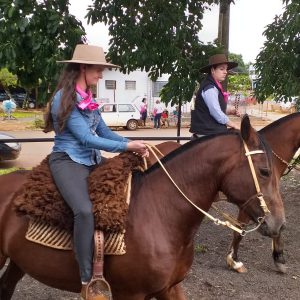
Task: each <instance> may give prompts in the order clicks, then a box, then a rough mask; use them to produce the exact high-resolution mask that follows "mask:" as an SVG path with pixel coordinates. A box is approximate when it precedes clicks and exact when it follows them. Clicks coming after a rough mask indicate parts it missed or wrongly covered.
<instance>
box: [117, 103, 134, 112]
mask: <svg viewBox="0 0 300 300" xmlns="http://www.w3.org/2000/svg"><path fill="white" fill-rule="evenodd" d="M119 112H135V109H134V107H133V106H132V105H131V104H119Z"/></svg>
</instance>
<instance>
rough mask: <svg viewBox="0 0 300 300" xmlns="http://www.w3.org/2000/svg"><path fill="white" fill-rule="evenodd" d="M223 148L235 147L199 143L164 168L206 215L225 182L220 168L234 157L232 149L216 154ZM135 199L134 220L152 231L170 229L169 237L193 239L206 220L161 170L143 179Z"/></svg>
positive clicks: (170, 161)
mask: <svg viewBox="0 0 300 300" xmlns="http://www.w3.org/2000/svg"><path fill="white" fill-rule="evenodd" d="M224 144H226V145H230V144H231V145H232V143H231V142H228V143H224V142H221V141H220V143H219V144H218V143H212V142H204V143H198V144H197V145H194V146H193V147H191V148H189V149H186V150H185V151H184V152H181V153H180V154H178V155H176V156H175V157H173V158H172V159H170V160H169V161H167V162H166V163H165V164H164V165H165V167H166V169H167V170H168V172H169V173H170V175H171V176H172V178H173V179H174V181H175V182H176V184H177V185H178V186H179V187H180V189H181V190H182V191H183V192H184V194H185V195H187V197H188V198H189V199H190V200H191V201H192V202H193V203H195V204H196V205H197V206H199V207H200V208H201V209H203V210H205V211H208V210H209V208H210V206H211V204H212V202H213V201H214V199H215V196H216V194H217V191H218V186H219V184H220V182H221V181H222V176H223V175H222V173H221V172H220V167H221V166H224V164H225V163H226V161H227V160H228V158H229V157H230V156H231V155H232V147H231V146H230V149H228V150H227V151H225V150H224V151H222V152H220V151H217V149H220V147H223V146H221V145H224ZM227 148H229V146H227ZM212 153H214V155H212ZM221 169H222V170H223V171H224V170H225V168H221ZM134 197H135V205H134V208H133V209H132V210H131V212H132V214H134V215H135V216H134V218H138V219H140V222H144V221H145V220H146V221H147V223H148V224H152V225H151V226H153V229H155V228H157V226H158V224H160V225H161V227H164V228H167V232H168V234H169V231H174V232H176V236H177V237H179V236H182V237H183V238H185V239H186V238H187V239H191V238H193V236H194V234H195V233H196V231H197V229H198V227H199V225H200V223H201V221H202V219H203V214H202V213H201V212H199V211H198V210H197V209H196V208H195V207H193V206H192V205H191V204H190V203H189V202H188V201H187V200H186V199H185V198H184V197H183V196H182V195H181V194H180V192H179V191H178V190H177V189H176V187H175V186H174V185H173V183H172V182H171V180H170V179H169V178H168V177H167V175H166V174H165V173H164V171H163V170H162V168H156V169H155V170H153V171H152V172H149V174H146V175H145V176H144V178H143V179H142V180H141V182H140V183H139V188H138V190H136V194H135V196H134ZM149 212H151V213H150V216H149ZM155 230H156V229H155Z"/></svg>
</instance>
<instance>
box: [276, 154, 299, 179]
mask: <svg viewBox="0 0 300 300" xmlns="http://www.w3.org/2000/svg"><path fill="white" fill-rule="evenodd" d="M272 153H273V155H274V156H275V157H277V158H278V159H279V160H280V161H281V162H282V163H283V164H285V165H286V167H287V170H286V172H284V174H283V176H286V175H287V174H289V173H290V172H291V171H292V170H293V169H295V170H297V171H299V172H300V167H298V164H300V154H299V155H298V156H297V157H296V158H295V159H293V162H292V163H291V164H290V163H288V162H287V161H286V160H284V159H283V158H282V157H280V156H279V155H278V154H277V153H276V152H275V151H273V150H272Z"/></svg>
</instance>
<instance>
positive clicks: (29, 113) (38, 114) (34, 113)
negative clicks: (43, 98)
mask: <svg viewBox="0 0 300 300" xmlns="http://www.w3.org/2000/svg"><path fill="white" fill-rule="evenodd" d="M4 116H5V113H4V112H3V111H2V112H0V117H2V118H3V117H4ZM12 116H14V117H15V118H17V119H24V118H41V119H42V118H43V112H42V111H40V110H16V111H14V112H13V113H12Z"/></svg>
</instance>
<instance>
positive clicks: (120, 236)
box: [25, 219, 126, 255]
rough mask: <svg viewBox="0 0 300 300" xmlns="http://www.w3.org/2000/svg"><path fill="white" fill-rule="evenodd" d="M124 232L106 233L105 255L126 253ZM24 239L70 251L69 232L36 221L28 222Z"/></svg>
mask: <svg viewBox="0 0 300 300" xmlns="http://www.w3.org/2000/svg"><path fill="white" fill-rule="evenodd" d="M124 236H125V230H124V231H123V232H115V233H106V234H105V243H104V254H105V255H123V254H125V253H126V245H125V241H124ZM25 237H26V239H27V240H29V241H31V242H34V243H38V244H41V245H43V246H47V247H50V248H54V249H60V250H72V249H73V244H72V236H71V232H69V231H67V230H64V229H61V228H59V227H54V226H51V225H49V224H46V223H43V222H41V221H37V220H32V219H31V220H30V221H29V226H28V230H27V232H26V235H25Z"/></svg>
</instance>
